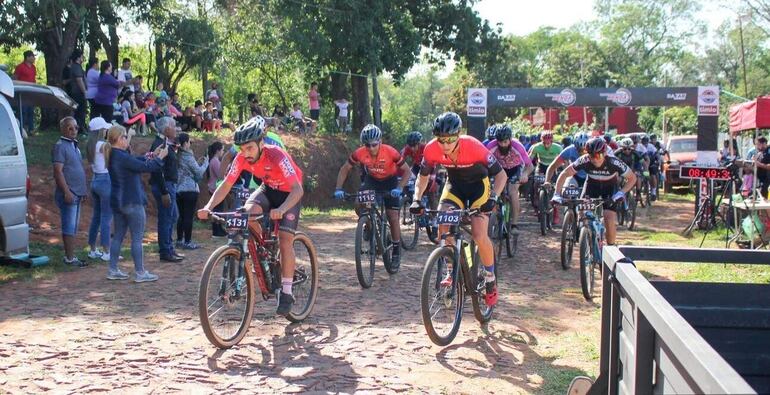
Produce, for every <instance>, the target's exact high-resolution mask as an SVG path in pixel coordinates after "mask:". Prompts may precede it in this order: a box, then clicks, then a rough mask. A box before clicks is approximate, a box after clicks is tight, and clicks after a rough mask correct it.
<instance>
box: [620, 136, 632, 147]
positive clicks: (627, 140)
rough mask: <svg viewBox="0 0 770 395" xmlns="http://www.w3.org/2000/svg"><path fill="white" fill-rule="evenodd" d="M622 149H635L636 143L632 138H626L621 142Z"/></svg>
mask: <svg viewBox="0 0 770 395" xmlns="http://www.w3.org/2000/svg"><path fill="white" fill-rule="evenodd" d="M620 147H621V148H634V142H633V140H631V139H630V138H628V137H626V138H624V139H623V140H620Z"/></svg>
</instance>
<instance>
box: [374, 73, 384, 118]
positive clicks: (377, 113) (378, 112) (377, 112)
mask: <svg viewBox="0 0 770 395" xmlns="http://www.w3.org/2000/svg"><path fill="white" fill-rule="evenodd" d="M372 118H373V119H374V124H375V125H377V126H378V127H379V128H382V105H381V101H380V90H379V89H378V88H377V73H376V72H374V71H372Z"/></svg>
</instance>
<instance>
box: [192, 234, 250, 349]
mask: <svg viewBox="0 0 770 395" xmlns="http://www.w3.org/2000/svg"><path fill="white" fill-rule="evenodd" d="M240 256H241V252H240V251H239V250H238V248H236V247H233V246H229V245H226V246H221V247H219V248H217V249H216V250H214V252H213V253H212V254H211V256H210V257H209V259H208V261H206V265H205V266H204V268H203V274H202V275H201V281H200V287H199V289H198V316H199V318H200V322H201V327H202V328H203V333H205V334H206V338H207V339H209V341H210V342H211V344H213V345H215V346H217V347H219V348H222V349H225V348H230V347H232V346H234V345H236V344H238V342H240V341H241V339H243V337H244V336H246V332H247V331H248V330H249V324H250V323H251V317H252V314H253V312H254V296H255V294H256V290H255V289H254V288H255V287H256V284H255V281H254V275H253V274H252V273H251V270H248V269H247V268H246V267H244V265H243V264H241V263H240V262H239V260H240Z"/></svg>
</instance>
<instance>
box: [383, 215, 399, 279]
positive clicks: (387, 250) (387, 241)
mask: <svg viewBox="0 0 770 395" xmlns="http://www.w3.org/2000/svg"><path fill="white" fill-rule="evenodd" d="M383 220H384V221H385V234H383V235H382V242H383V243H384V245H383V246H382V263H383V264H384V265H385V271H386V272H388V274H396V273H398V269H399V268H398V267H396V268H394V267H393V266H391V265H390V263H391V262H393V238H392V237H391V236H390V223H389V222H388V219H387V218H383ZM399 267H400V266H399Z"/></svg>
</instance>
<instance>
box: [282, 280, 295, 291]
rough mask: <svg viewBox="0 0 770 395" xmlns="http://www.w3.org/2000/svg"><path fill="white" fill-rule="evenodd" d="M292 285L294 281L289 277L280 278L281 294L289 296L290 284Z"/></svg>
mask: <svg viewBox="0 0 770 395" xmlns="http://www.w3.org/2000/svg"><path fill="white" fill-rule="evenodd" d="M292 283H294V279H293V278H291V277H288V278H287V277H281V292H283V293H285V294H286V295H291V284H292Z"/></svg>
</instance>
